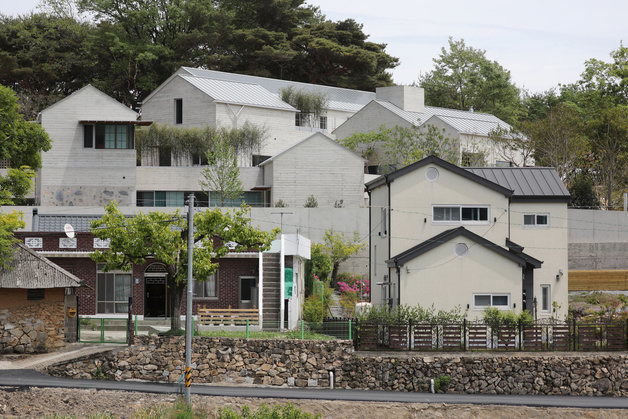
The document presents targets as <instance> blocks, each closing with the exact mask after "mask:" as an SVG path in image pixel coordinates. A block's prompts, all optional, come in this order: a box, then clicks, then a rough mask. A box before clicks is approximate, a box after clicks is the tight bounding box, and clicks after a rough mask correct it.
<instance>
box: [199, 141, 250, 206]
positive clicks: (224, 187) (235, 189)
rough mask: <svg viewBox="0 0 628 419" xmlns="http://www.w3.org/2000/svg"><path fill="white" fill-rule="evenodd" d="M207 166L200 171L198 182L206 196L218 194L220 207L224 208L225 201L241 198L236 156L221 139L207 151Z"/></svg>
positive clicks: (241, 191)
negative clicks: (200, 176)
mask: <svg viewBox="0 0 628 419" xmlns="http://www.w3.org/2000/svg"><path fill="white" fill-rule="evenodd" d="M206 155H207V164H208V165H209V167H205V168H203V170H202V171H201V175H202V177H203V178H202V179H201V180H200V181H199V183H200V185H201V187H202V188H203V190H204V191H207V196H211V193H212V192H217V193H218V194H219V200H220V206H221V207H224V206H225V202H226V201H232V200H235V199H238V198H241V197H242V194H243V190H242V188H243V187H242V182H241V181H240V169H239V167H238V156H237V155H236V152H235V150H234V149H233V147H232V146H231V145H230V144H229V143H228V142H227V140H225V139H222V140H221V141H217V142H216V143H215V144H214V147H213V148H212V149H211V150H208V151H207V154H206Z"/></svg>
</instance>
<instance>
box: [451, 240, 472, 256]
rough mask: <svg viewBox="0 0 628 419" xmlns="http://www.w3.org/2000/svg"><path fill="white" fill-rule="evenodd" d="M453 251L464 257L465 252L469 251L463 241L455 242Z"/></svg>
mask: <svg viewBox="0 0 628 419" xmlns="http://www.w3.org/2000/svg"><path fill="white" fill-rule="evenodd" d="M454 252H455V253H456V256H459V257H464V256H466V255H467V253H469V246H467V245H466V244H464V243H458V244H456V248H455V249H454Z"/></svg>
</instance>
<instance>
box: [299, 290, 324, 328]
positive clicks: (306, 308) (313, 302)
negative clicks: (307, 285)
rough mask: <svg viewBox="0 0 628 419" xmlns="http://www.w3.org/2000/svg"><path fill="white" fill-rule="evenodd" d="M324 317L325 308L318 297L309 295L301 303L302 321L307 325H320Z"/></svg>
mask: <svg viewBox="0 0 628 419" xmlns="http://www.w3.org/2000/svg"><path fill="white" fill-rule="evenodd" d="M324 317H325V307H324V305H323V302H322V301H321V297H320V296H318V295H311V296H309V297H307V298H306V299H305V302H304V303H303V320H305V321H306V322H308V323H320V322H322V321H323V318H324Z"/></svg>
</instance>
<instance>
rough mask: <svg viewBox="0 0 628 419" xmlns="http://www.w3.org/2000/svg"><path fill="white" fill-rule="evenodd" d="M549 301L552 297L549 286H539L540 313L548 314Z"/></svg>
mask: <svg viewBox="0 0 628 419" xmlns="http://www.w3.org/2000/svg"><path fill="white" fill-rule="evenodd" d="M551 299H552V297H551V293H550V286H549V285H541V311H543V312H545V313H549V312H550V307H551V303H550V300H551Z"/></svg>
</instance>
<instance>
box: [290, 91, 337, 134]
mask: <svg viewBox="0 0 628 419" xmlns="http://www.w3.org/2000/svg"><path fill="white" fill-rule="evenodd" d="M281 100H283V101H284V102H286V103H288V104H290V106H292V107H294V108H297V109H298V110H300V111H301V114H300V117H301V121H302V122H304V124H305V125H307V126H310V127H311V126H314V125H315V121H318V119H319V118H320V116H321V115H322V114H323V112H324V111H325V109H326V108H327V105H328V104H329V100H328V99H327V96H326V95H325V94H324V93H316V92H305V91H303V90H297V89H295V88H293V87H287V88H285V89H281Z"/></svg>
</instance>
